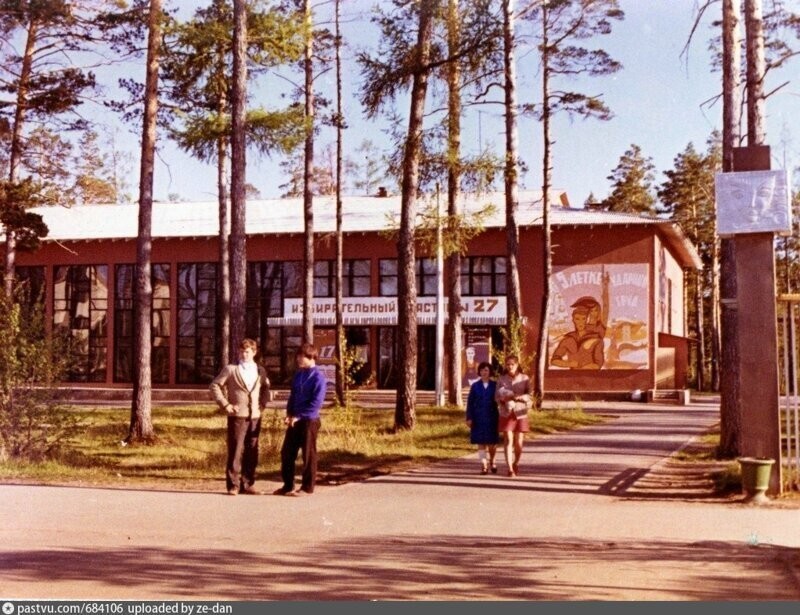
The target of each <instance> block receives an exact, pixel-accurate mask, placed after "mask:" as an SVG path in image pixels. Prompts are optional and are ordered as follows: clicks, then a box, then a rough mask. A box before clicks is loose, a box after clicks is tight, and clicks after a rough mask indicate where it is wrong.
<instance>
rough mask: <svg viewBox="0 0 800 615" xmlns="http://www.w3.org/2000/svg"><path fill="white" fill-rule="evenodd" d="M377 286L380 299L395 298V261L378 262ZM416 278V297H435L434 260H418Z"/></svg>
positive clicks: (396, 272) (396, 280)
mask: <svg viewBox="0 0 800 615" xmlns="http://www.w3.org/2000/svg"><path fill="white" fill-rule="evenodd" d="M378 267H379V274H378V275H379V280H378V283H379V286H380V293H381V296H382V297H396V296H397V282H398V270H397V259H389V258H384V259H381V260H380V261H379V262H378ZM415 272H416V276H417V296H418V297H435V296H436V259H433V258H418V259H417V262H416V266H415Z"/></svg>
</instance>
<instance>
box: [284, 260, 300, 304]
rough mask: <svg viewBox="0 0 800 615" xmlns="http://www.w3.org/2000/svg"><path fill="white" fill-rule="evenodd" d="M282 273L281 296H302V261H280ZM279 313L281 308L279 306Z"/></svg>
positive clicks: (294, 297)
mask: <svg viewBox="0 0 800 615" xmlns="http://www.w3.org/2000/svg"><path fill="white" fill-rule="evenodd" d="M281 269H282V270H283V271H282V274H283V296H284V297H287V298H293V299H297V298H299V297H302V296H303V286H304V284H303V280H304V279H305V276H304V275H303V262H302V261H283V262H282V263H281ZM281 313H283V309H282V308H281Z"/></svg>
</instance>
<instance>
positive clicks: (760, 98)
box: [744, 0, 766, 147]
mask: <svg viewBox="0 0 800 615" xmlns="http://www.w3.org/2000/svg"><path fill="white" fill-rule="evenodd" d="M744 10H745V22H744V23H745V32H746V36H745V41H746V49H747V53H746V57H747V71H746V72H747V86H746V87H747V145H748V146H751V147H752V146H753V145H763V144H764V138H765V131H764V106H765V105H764V73H765V71H766V58H765V55H764V22H763V19H762V10H761V0H745V3H744Z"/></svg>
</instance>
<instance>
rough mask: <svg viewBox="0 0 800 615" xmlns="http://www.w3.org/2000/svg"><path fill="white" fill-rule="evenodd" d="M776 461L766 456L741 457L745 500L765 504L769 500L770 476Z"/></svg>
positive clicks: (740, 463)
mask: <svg viewBox="0 0 800 615" xmlns="http://www.w3.org/2000/svg"><path fill="white" fill-rule="evenodd" d="M774 463H775V460H774V459H766V458H764V457H740V458H739V465H740V466H741V469H742V490H743V491H744V495H745V499H744V501H745V502H752V503H754V504H763V503H764V502H768V501H769V498H768V497H767V489H768V488H769V477H770V474H771V473H772V465H773V464H774Z"/></svg>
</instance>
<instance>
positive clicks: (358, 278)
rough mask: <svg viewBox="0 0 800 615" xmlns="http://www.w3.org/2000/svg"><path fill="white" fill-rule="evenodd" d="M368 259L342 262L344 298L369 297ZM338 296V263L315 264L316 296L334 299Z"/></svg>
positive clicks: (323, 262)
mask: <svg viewBox="0 0 800 615" xmlns="http://www.w3.org/2000/svg"><path fill="white" fill-rule="evenodd" d="M371 274H372V271H371V268H370V261H369V260H368V259H358V260H345V261H343V262H342V296H343V297H368V296H369V295H370V276H371ZM335 294H336V261H332V260H325V261H316V262H315V263H314V296H315V297H333V296H334V295H335Z"/></svg>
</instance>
